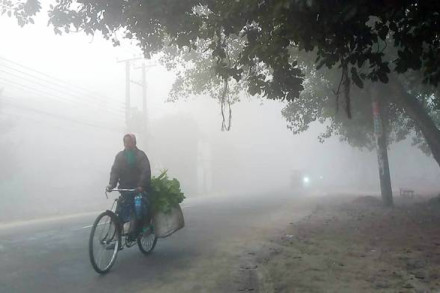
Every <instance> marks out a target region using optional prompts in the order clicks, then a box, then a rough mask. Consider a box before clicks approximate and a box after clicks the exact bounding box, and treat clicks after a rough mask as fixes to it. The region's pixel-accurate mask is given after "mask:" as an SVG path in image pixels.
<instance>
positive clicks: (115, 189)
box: [105, 188, 136, 198]
mask: <svg viewBox="0 0 440 293" xmlns="http://www.w3.org/2000/svg"><path fill="white" fill-rule="evenodd" d="M113 191H119V192H135V191H136V189H135V188H131V189H126V188H114V189H112V190H110V191H107V190H106V191H105V197H107V198H108V195H107V193H108V192H113Z"/></svg>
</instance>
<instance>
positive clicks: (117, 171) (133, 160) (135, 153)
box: [106, 134, 151, 238]
mask: <svg viewBox="0 0 440 293" xmlns="http://www.w3.org/2000/svg"><path fill="white" fill-rule="evenodd" d="M123 141H124V147H125V149H124V150H123V151H120V152H119V153H118V154H117V155H116V158H115V161H114V163H113V166H112V168H111V172H110V182H109V184H108V186H107V188H106V190H107V191H111V190H112V189H114V188H115V187H116V185H117V184H118V183H119V186H118V188H120V189H136V192H134V193H133V192H130V193H127V192H121V194H122V196H123V198H124V201H123V202H122V203H121V204H118V206H117V207H116V213H117V214H118V215H119V217H120V218H121V220H122V221H123V222H126V221H128V220H131V219H129V218H128V217H130V215H131V217H133V216H134V197H135V196H136V195H142V197H143V203H144V205H145V211H146V214H147V215H143V217H142V218H140V219H139V218H138V219H137V220H136V221H134V223H135V225H134V226H135V227H131V228H132V229H131V231H129V236H130V235H131V236H132V238H133V237H136V236H137V235H138V233H139V231H140V229H141V228H142V222H143V221H146V220H148V219H149V200H148V196H147V193H146V191H147V190H148V189H149V187H150V182H151V169H150V161H149V160H148V157H147V155H146V154H145V153H144V152H143V151H141V150H140V149H138V148H137V146H136V136H135V135H134V134H126V135H124V138H123Z"/></svg>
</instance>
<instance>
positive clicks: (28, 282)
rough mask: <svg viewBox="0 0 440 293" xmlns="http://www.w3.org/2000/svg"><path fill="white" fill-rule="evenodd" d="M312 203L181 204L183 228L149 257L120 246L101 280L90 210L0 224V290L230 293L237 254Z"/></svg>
mask: <svg viewBox="0 0 440 293" xmlns="http://www.w3.org/2000/svg"><path fill="white" fill-rule="evenodd" d="M311 206H312V203H311V202H310V201H307V200H301V199H298V198H295V197H294V196H291V195H287V194H281V193H266V194H259V195H255V194H254V195H240V196H238V195H235V196H229V197H211V198H196V199H188V200H186V201H185V202H184V204H183V208H184V209H183V211H184V216H185V220H186V227H185V228H184V229H182V230H180V231H178V232H176V233H175V234H174V235H172V236H171V237H168V238H166V239H159V241H158V243H157V246H156V248H155V250H154V252H153V253H152V254H151V255H149V256H144V255H142V254H141V253H140V252H139V250H138V248H137V246H134V247H132V248H129V249H124V250H123V251H121V252H120V253H119V254H118V259H117V261H116V263H115V265H114V266H113V268H112V271H111V272H110V273H108V274H107V275H105V276H100V275H98V274H96V273H95V271H94V270H93V269H92V267H91V265H90V263H89V259H88V250H87V249H88V248H87V240H88V236H89V233H90V228H89V226H90V224H91V223H92V222H93V220H94V218H95V217H96V215H97V214H95V213H93V214H83V215H77V216H74V217H68V218H61V219H50V220H47V221H37V222H29V223H21V224H17V225H9V226H0V292H231V291H234V290H236V289H237V286H236V284H235V283H236V282H238V280H236V279H234V275H235V272H236V270H237V267H238V266H239V263H238V262H239V259H240V255H241V253H243V251H244V250H249V249H254V248H256V247H257V244H258V241H260V240H261V239H264V238H267V237H269V236H270V235H273V232H276V231H277V229H281V228H283V227H284V226H285V225H287V224H288V223H289V221H291V220H292V219H295V218H296V219H298V218H299V217H301V216H304V215H306V214H307V213H308V212H309V211H310V209H311ZM103 208H105V207H103ZM277 227H279V228H277Z"/></svg>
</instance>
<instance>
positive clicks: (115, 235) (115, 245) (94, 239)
mask: <svg viewBox="0 0 440 293" xmlns="http://www.w3.org/2000/svg"><path fill="white" fill-rule="evenodd" d="M112 191H119V192H126V193H134V192H136V189H113V190H112ZM112 191H110V192H112ZM105 195H106V197H107V198H108V194H107V191H106V192H105ZM125 200H127V199H126V198H125V197H124V196H123V195H122V194H121V195H120V196H119V197H118V198H116V199H115V200H114V202H113V205H112V208H111V210H106V211H105V212H102V213H101V214H100V215H99V216H98V217H97V218H96V220H95V222H94V223H93V225H92V230H91V231H90V238H89V257H90V262H91V263H92V267H93V268H94V269H95V271H96V272H98V273H100V274H105V273H107V272H108V271H109V270H110V269H111V267H112V266H113V264H114V263H115V261H116V256H117V254H118V252H119V250H121V249H122V248H123V246H124V245H125V247H127V248H129V247H132V246H134V245H135V244H136V243H137V245H138V247H139V250H140V251H141V252H142V253H143V254H145V255H148V254H150V253H151V251H152V250H153V249H154V247H155V246H156V242H157V237H156V235H155V233H154V226H153V224H152V221H151V220H150V221H149V222H148V223H145V222H144V223H143V226H142V227H141V228H142V229H140V232H139V233H138V235H135V236H136V237H135V239H133V224H134V217H135V215H134V211H133V209H132V208H131V209H130V212H129V219H130V221H129V222H125V223H124V222H123V221H121V215H119V214H117V212H116V208H115V206H118V205H119V204H123V203H124V201H125ZM127 224H128V225H127ZM124 226H127V227H126V228H128V229H124ZM127 230H128V231H127ZM130 231H131V232H130ZM129 232H130V233H129ZM123 240H124V242H123Z"/></svg>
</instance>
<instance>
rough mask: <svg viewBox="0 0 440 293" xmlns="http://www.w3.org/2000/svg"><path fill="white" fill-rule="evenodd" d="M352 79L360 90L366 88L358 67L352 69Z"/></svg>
mask: <svg viewBox="0 0 440 293" xmlns="http://www.w3.org/2000/svg"><path fill="white" fill-rule="evenodd" d="M351 79H352V80H353V82H354V83H355V84H356V85H357V86H358V87H359V88H361V89H362V88H364V83H363V81H362V79H361V78H360V77H359V75H358V72H357V69H356V67H352V68H351Z"/></svg>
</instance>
